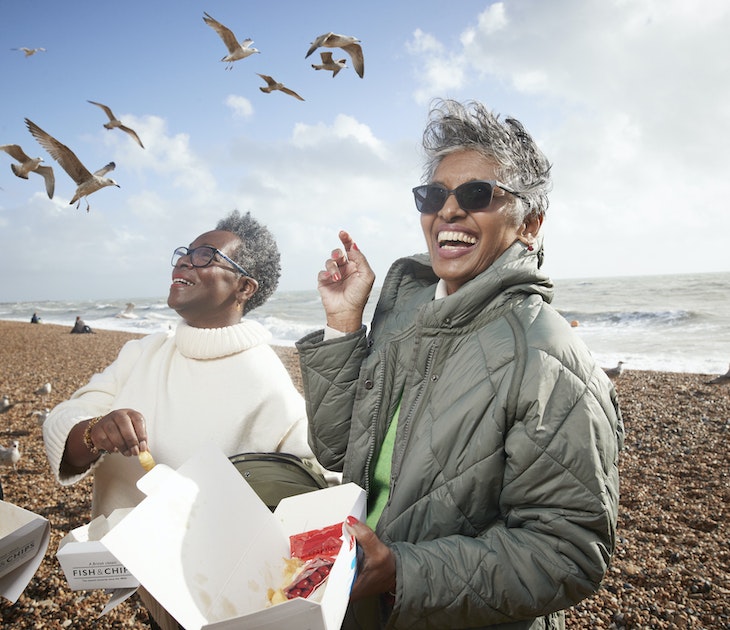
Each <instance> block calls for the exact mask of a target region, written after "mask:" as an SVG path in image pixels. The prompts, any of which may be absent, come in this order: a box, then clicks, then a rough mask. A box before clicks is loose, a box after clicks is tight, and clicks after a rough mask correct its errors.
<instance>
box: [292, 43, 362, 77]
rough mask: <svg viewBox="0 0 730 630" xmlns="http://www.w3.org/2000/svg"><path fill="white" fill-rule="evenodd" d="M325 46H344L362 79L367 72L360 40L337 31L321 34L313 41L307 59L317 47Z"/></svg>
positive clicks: (305, 56)
mask: <svg viewBox="0 0 730 630" xmlns="http://www.w3.org/2000/svg"><path fill="white" fill-rule="evenodd" d="M322 46H324V47H325V48H342V50H344V51H345V52H346V53H347V54H348V55H350V59H351V60H352V67H353V68H355V72H357V74H358V76H359V77H360V78H361V79H362V78H363V75H364V74H365V60H364V58H363V55H362V46H360V40H359V39H357V38H356V37H352V36H351V35H338V34H337V33H325V34H324V35H320V36H319V37H318V38H317V39H315V40H314V41H313V42H312V45H311V46H310V47H309V50H308V51H307V54H306V55H304V58H305V59H306V58H307V57H309V55H311V54H312V53H313V52H314V51H315V50H317V48H320V47H322Z"/></svg>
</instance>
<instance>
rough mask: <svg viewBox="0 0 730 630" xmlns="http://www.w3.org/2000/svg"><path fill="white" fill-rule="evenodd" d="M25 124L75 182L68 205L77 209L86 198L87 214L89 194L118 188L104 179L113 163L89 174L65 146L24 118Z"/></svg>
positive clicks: (111, 181)
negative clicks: (74, 205)
mask: <svg viewBox="0 0 730 630" xmlns="http://www.w3.org/2000/svg"><path fill="white" fill-rule="evenodd" d="M25 124H26V125H27V126H28V131H30V133H31V134H33V137H34V138H35V139H36V140H38V143H39V144H40V145H41V146H42V147H43V148H44V149H45V150H46V151H48V153H50V154H51V157H52V158H53V159H54V160H56V162H58V163H59V164H60V165H61V168H63V170H64V171H66V172H67V173H68V174H69V176H70V177H71V179H73V180H74V181H75V182H76V185H77V186H76V192H75V193H74V196H73V198H72V199H71V201H69V205H73V204H74V203H75V204H76V207H77V208H78V207H79V206H80V205H81V199H82V198H84V197H86V198H87V199H86V212H88V211H89V207H90V206H89V199H88V196H89V195H90V194H91V193H95V192H96V191H97V190H101V189H102V188H105V187H106V186H116V187H117V188H119V187H120V186H119V184H117V182H115V181H114V180H113V179H110V178H108V177H104V175H106V174H107V173H108V172H109V171H113V170H114V168H115V166H116V164H114V162H109V164H107V165H106V166H104V167H103V168H100V169H99V170H98V171H95V172H94V173H90V172H89V169H87V168H86V167H85V166H84V165H83V164H82V163H81V160H79V158H77V157H76V154H75V153H74V152H73V151H71V149H69V148H68V147H67V146H66V145H65V144H61V143H60V142H59V141H58V140H56V139H55V138H54V137H53V136H51V135H49V134H48V133H46V132H45V131H43V129H41V128H40V127H39V126H38V125H36V124H35V123H34V122H33V121H32V120H28V119H27V118H26V119H25Z"/></svg>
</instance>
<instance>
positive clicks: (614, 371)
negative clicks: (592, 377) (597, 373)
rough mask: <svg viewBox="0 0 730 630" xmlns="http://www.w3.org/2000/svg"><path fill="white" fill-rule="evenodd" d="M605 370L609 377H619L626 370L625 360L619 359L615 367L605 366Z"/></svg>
mask: <svg viewBox="0 0 730 630" xmlns="http://www.w3.org/2000/svg"><path fill="white" fill-rule="evenodd" d="M603 371H604V372H605V373H606V375H607V376H608V377H609V378H618V377H619V376H621V373H622V372H623V371H624V362H623V361H619V362H618V365H617V366H616V367H614V368H603Z"/></svg>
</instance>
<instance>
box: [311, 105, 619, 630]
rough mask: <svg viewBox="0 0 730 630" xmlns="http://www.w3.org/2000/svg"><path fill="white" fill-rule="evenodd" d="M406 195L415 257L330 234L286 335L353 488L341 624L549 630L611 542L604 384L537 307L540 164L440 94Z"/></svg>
mask: <svg viewBox="0 0 730 630" xmlns="http://www.w3.org/2000/svg"><path fill="white" fill-rule="evenodd" d="M424 149H425V151H426V155H427V166H426V179H427V182H428V183H427V184H425V185H422V186H417V187H416V188H414V190H413V192H414V195H415V201H416V208H417V209H418V211H419V212H420V213H421V226H422V228H423V233H424V236H425V238H426V244H427V246H428V255H415V256H410V257H407V258H402V259H400V260H397V261H396V262H395V263H394V264H393V265H392V267H391V269H390V270H389V272H388V274H387V277H386V278H385V281H384V283H383V286H382V289H381V292H380V298H379V302H378V304H377V307H376V309H375V313H374V316H373V320H372V322H371V326H370V330H369V332H368V331H367V330H366V328H365V326H364V325H363V319H362V318H363V310H364V308H365V305H366V303H367V300H368V297H369V294H370V290H371V288H372V285H373V282H374V279H375V277H374V274H373V272H372V270H371V268H370V266H369V265H368V262H367V259H366V257H365V255H364V254H363V253H362V252H361V251H360V250H359V249H358V247H357V245H356V244H355V242H354V241H353V239H352V238H351V237H350V235H349V234H347V233H346V232H340V235H339V236H340V240H341V242H342V246H343V247H342V249H338V250H336V251H334V252H333V253H332V255H331V256H332V257H331V258H330V259H328V260H327V261H326V263H325V269H324V270H322V271H320V272H319V276H318V288H319V292H320V296H321V299H322V303H323V306H324V309H325V313H326V318H327V322H326V323H327V325H326V327H325V329H324V330H323V331H318V332H315V333H312V334H311V335H308V336H306V337H304V338H303V339H301V340H300V341H299V342H298V343H297V349H298V351H299V356H300V363H301V367H302V376H303V380H304V388H305V398H306V400H307V412H308V416H309V421H310V428H309V441H310V445H311V447H312V449H313V450H314V453H315V455H316V456H317V457H318V459H319V461H320V462H321V463H322V464H323V465H324V466H325V467H327V468H329V469H333V470H342V471H343V481H345V482H348V481H353V482H355V483H357V484H359V485H360V486H362V487H363V488H364V489H365V490H366V491H367V495H368V517H367V523H361V522H358V521H355V520H354V519H352V518H350V519H348V527H349V529H350V530H351V531H352V532H353V534H354V535H355V537H356V538H357V541H358V544H359V545H360V546H361V548H362V551H363V559H362V562H361V566H360V570H359V574H358V576H357V579H356V580H355V583H354V584H353V588H352V592H351V597H350V606H349V608H348V612H347V616H346V619H345V622H344V627H345V628H363V629H367V630H372V629H374V628H418V629H422V628H450V629H454V628H484V627H490V628H510V629H517V628H519V629H523V628H560V627H564V623H565V622H564V612H563V611H564V609H565V608H567V607H569V606H572V605H574V604H576V603H577V602H579V601H580V600H582V599H583V598H585V597H587V596H589V595H591V594H592V593H593V592H595V591H596V589H597V588H598V586H599V584H600V582H601V580H602V579H603V576H604V575H605V573H606V570H607V568H608V564H609V561H610V559H611V556H612V553H613V551H614V547H615V535H616V519H617V510H618V487H619V480H618V455H619V451H620V449H621V446H622V442H623V423H622V420H621V414H620V410H619V407H618V403H617V400H616V396H615V391H614V389H613V386H612V385H611V382H610V381H609V379H608V378H607V377H606V376H605V374H604V373H603V370H601V368H600V367H599V366H597V365H596V362H595V361H594V360H593V358H592V357H591V354H590V352H589V351H588V349H587V348H586V346H585V345H584V343H583V342H582V341H581V340H580V339H579V338H578V337H577V336H576V334H575V333H574V331H573V330H572V329H571V327H570V325H569V324H568V323H567V322H566V321H565V320H564V318H563V317H562V316H560V315H559V314H558V313H557V311H555V309H554V308H552V307H551V306H550V301H551V299H552V283H551V282H550V280H549V278H548V277H547V276H546V275H545V273H544V272H542V271H541V270H540V267H541V263H542V256H543V248H542V236H541V234H540V228H541V226H542V223H543V218H544V216H545V210H546V208H547V205H548V199H547V192H548V191H549V188H550V177H549V174H550V164H549V162H548V160H547V159H546V157H545V156H544V155H543V154H542V152H541V151H540V150H539V149H538V147H537V146H536V144H535V142H534V141H533V139H532V138H531V136H530V135H529V134H528V133H527V132H526V131H525V129H524V127H523V126H522V124H521V123H520V122H519V121H517V120H514V119H512V118H506V119H505V120H501V119H500V117H499V116H498V115H494V114H493V113H491V112H489V111H488V110H487V109H486V108H485V107H484V106H483V105H482V104H480V103H476V102H470V103H466V104H462V103H458V102H455V101H449V100H447V101H439V102H437V103H436V105H435V107H434V108H433V110H432V111H431V115H430V120H429V122H428V125H427V127H426V130H425V132H424Z"/></svg>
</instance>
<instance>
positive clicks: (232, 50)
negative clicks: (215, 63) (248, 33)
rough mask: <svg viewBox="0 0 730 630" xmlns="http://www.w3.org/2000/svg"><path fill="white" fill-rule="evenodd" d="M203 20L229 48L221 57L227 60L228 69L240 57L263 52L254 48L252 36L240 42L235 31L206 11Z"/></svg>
mask: <svg viewBox="0 0 730 630" xmlns="http://www.w3.org/2000/svg"><path fill="white" fill-rule="evenodd" d="M203 21H204V22H205V23H206V24H207V25H208V26H210V27H211V28H212V29H213V30H214V31H215V32H216V33H218V35H219V36H220V38H221V39H222V40H223V43H224V44H225V45H226V48H227V49H228V54H227V55H226V56H225V57H223V58H222V59H221V61H225V62H226V63H227V64H228V65H227V66H226V70H231V69H232V68H233V62H234V61H238V60H239V59H245V58H246V57H248V56H249V55H253V54H254V53H257V52H261V51H260V50H258V49H256V48H254V47H253V46H251V44H253V40H252V39H250V38H247V39H244V40H243V41H242V42H240V43H239V42H238V40H237V39H236V36H235V35H234V34H233V31H232V30H231V29H230V28H228V27H227V26H223V24H221V23H220V22H219V21H218V20H216V19H214V18H212V17H210V15H208V14H207V13H205V11H203Z"/></svg>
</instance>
